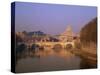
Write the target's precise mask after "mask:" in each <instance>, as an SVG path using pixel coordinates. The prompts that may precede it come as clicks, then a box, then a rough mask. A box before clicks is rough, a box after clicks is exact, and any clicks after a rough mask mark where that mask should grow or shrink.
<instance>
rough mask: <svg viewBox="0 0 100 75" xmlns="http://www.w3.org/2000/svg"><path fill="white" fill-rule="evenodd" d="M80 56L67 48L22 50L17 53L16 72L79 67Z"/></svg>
mask: <svg viewBox="0 0 100 75" xmlns="http://www.w3.org/2000/svg"><path fill="white" fill-rule="evenodd" d="M80 63H81V58H80V57H78V56H75V55H74V54H72V53H71V52H70V51H68V50H64V49H61V50H53V49H50V50H49V49H47V50H37V51H28V50H27V51H24V52H23V53H21V54H19V55H17V63H16V68H15V70H16V72H19V73H20V72H39V71H56V70H73V69H80Z"/></svg>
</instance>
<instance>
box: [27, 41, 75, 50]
mask: <svg viewBox="0 0 100 75" xmlns="http://www.w3.org/2000/svg"><path fill="white" fill-rule="evenodd" d="M25 44H26V45H27V47H32V45H33V44H35V45H38V46H39V47H43V48H44V49H45V48H49V49H50V48H56V47H58V48H66V47H67V46H70V47H71V48H74V47H75V44H74V41H72V42H36V43H33V42H32V43H25Z"/></svg>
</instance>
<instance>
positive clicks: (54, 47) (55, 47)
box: [53, 43, 63, 49]
mask: <svg viewBox="0 0 100 75" xmlns="http://www.w3.org/2000/svg"><path fill="white" fill-rule="evenodd" d="M62 48H63V46H62V44H59V43H58V44H55V45H54V46H53V49H62Z"/></svg>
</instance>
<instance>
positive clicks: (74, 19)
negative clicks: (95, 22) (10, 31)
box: [15, 2, 97, 35]
mask: <svg viewBox="0 0 100 75" xmlns="http://www.w3.org/2000/svg"><path fill="white" fill-rule="evenodd" d="M15 13H16V14H15V28H16V32H17V31H18V32H20V31H27V32H31V31H42V32H45V33H47V34H52V35H57V34H60V33H62V32H64V31H65V30H66V27H67V26H68V25H70V26H71V27H72V30H73V32H75V33H78V32H79V31H80V29H81V28H82V27H83V26H84V25H86V24H87V23H88V22H89V21H91V20H92V19H94V18H95V17H97V8H96V7H89V6H76V5H58V4H42V3H41V4H40V3H25V2H16V8H15Z"/></svg>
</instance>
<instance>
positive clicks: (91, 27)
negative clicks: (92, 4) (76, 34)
mask: <svg viewBox="0 0 100 75" xmlns="http://www.w3.org/2000/svg"><path fill="white" fill-rule="evenodd" d="M80 40H81V43H83V44H85V43H90V42H93V43H95V44H96V43H97V18H95V19H93V20H92V21H90V22H89V23H88V24H86V25H85V26H84V27H83V28H82V29H81V32H80Z"/></svg>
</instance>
